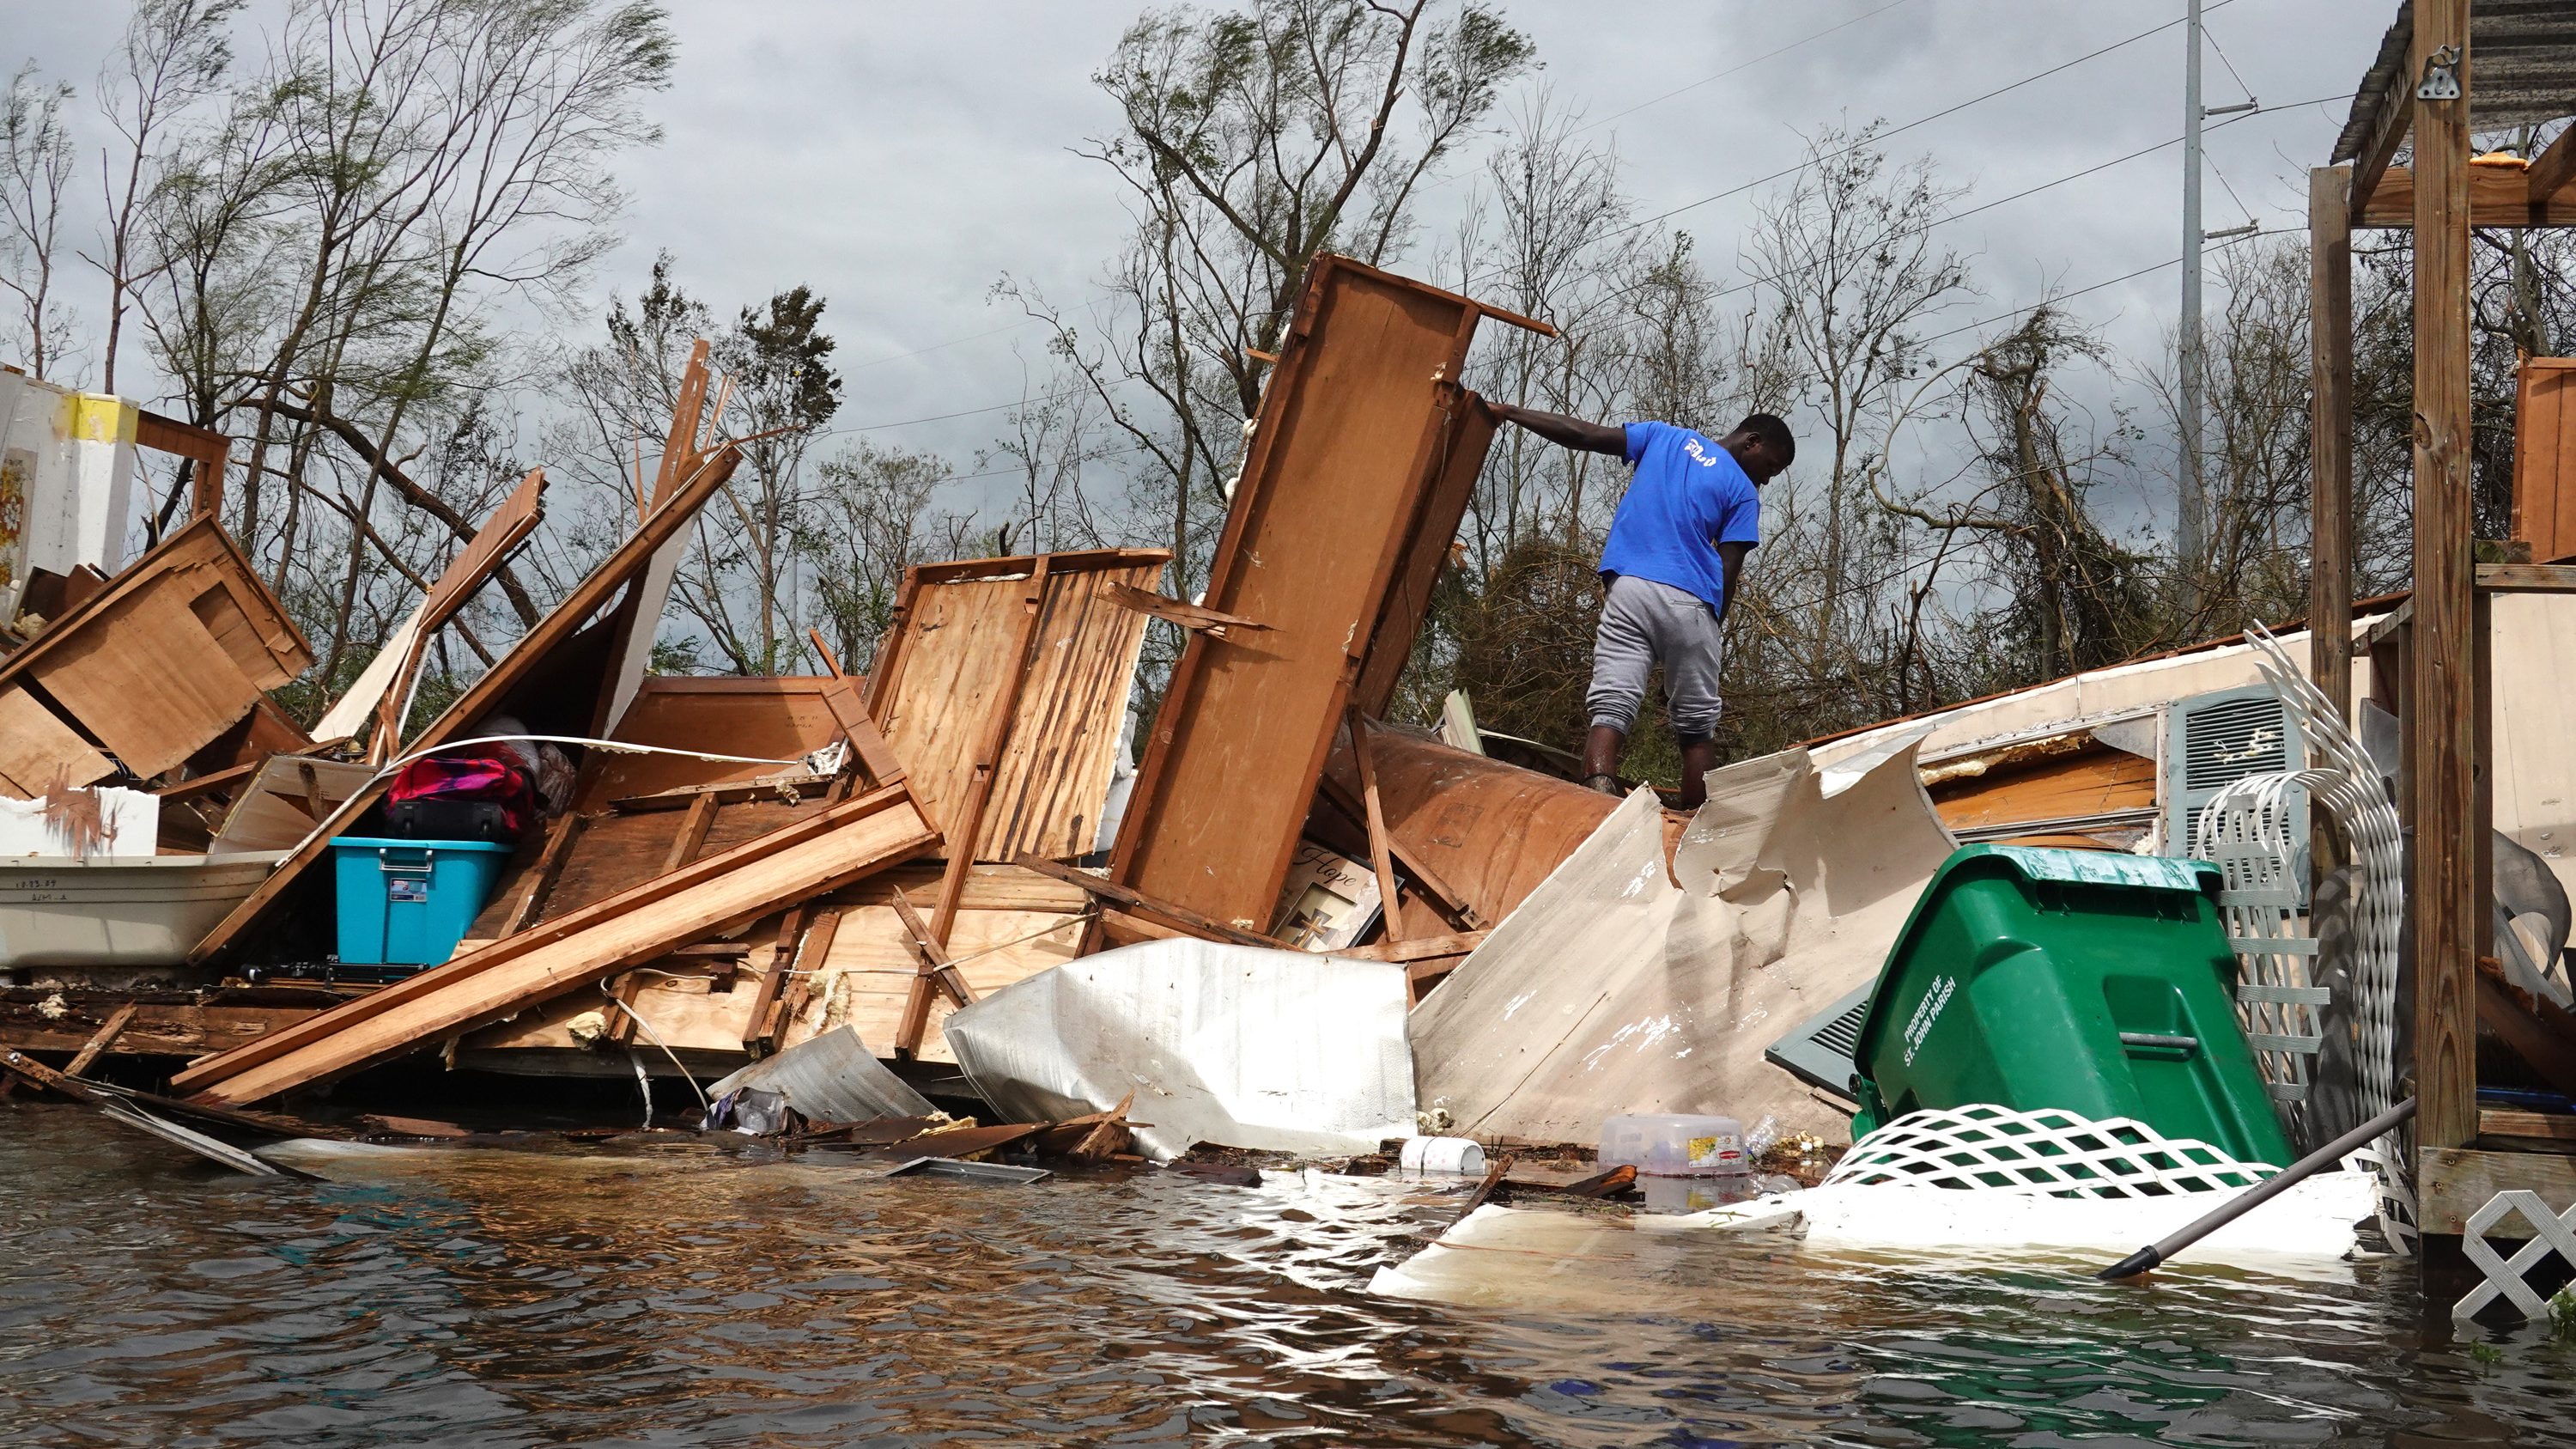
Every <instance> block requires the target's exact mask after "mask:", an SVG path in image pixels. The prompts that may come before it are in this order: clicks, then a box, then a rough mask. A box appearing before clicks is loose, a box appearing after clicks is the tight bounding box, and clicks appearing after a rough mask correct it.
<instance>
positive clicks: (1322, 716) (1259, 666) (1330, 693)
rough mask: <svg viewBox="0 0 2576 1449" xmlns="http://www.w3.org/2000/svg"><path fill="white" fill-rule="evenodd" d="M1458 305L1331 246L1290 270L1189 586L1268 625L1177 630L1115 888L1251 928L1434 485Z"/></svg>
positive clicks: (1461, 341)
mask: <svg viewBox="0 0 2576 1449" xmlns="http://www.w3.org/2000/svg"><path fill="white" fill-rule="evenodd" d="M1476 317H1477V307H1476V304H1475V303H1473V302H1471V301H1469V300H1468V299H1466V298H1464V297H1459V296H1454V295H1451V294H1449V293H1446V292H1441V291H1437V290H1434V289H1432V288H1429V287H1425V286H1422V285H1421V284H1419V283H1415V282H1410V281H1407V280H1405V279H1403V278H1400V277H1393V276H1389V275H1387V274H1386V273H1383V272H1378V271H1374V270H1372V269H1370V268H1367V267H1363V266H1360V265H1358V264H1357V263H1354V262H1350V261H1347V260H1345V259H1342V258H1339V257H1325V258H1322V259H1320V260H1318V261H1317V263H1316V264H1315V266H1314V268H1313V270H1312V271H1310V272H1309V273H1308V276H1307V283H1306V289H1305V292H1304V294H1303V296H1302V297H1301V298H1300V300H1299V302H1298V304H1297V314H1296V319H1295V321H1294V322H1293V323H1292V324H1291V326H1290V329H1289V338H1288V341H1287V343H1286V344H1285V345H1284V347H1283V348H1282V350H1281V355H1280V360H1279V366H1278V369H1277V371H1276V372H1275V373H1274V374H1273V376H1272V377H1271V379H1270V385H1269V388H1268V390H1267V392H1266V393H1265V394H1264V395H1263V398H1262V406H1261V417H1260V426H1259V427H1258V429H1257V430H1256V431H1255V433H1254V435H1253V440H1252V444H1251V452H1250V455H1249V456H1248V457H1247V458H1246V460H1245V465H1244V473H1243V480H1242V482H1241V483H1240V484H1238V485H1237V487H1236V490H1235V496H1234V504H1233V507H1232V509H1231V510H1230V511H1229V512H1228V514H1227V516H1226V525H1225V533H1224V535H1223V537H1222V538H1221V539H1220V540H1219V541H1218V544H1217V547H1216V552H1215V557H1214V561H1213V563H1212V565H1211V569H1210V575H1211V576H1210V579H1209V583H1208V591H1207V597H1206V599H1205V600H1204V602H1205V604H1206V606H1207V607H1208V608H1211V609H1215V610H1217V611H1219V612H1221V613H1226V614H1232V615H1235V616H1237V617H1239V618H1245V619H1252V620H1256V621H1258V622H1260V623H1262V624H1264V625H1267V626H1268V627H1267V628H1266V629H1263V630H1261V631H1259V632H1255V633H1246V634H1243V635H1241V636H1239V637H1230V638H1227V639H1222V640H1220V639H1215V638H1212V637H1210V636H1209V635H1207V634H1205V633H1200V634H1196V635H1194V636H1193V637H1192V638H1191V639H1190V642H1189V646H1188V648H1187V650H1186V651H1185V652H1184V653H1183V655H1182V657H1181V663H1180V666H1179V668H1178V669H1177V670H1176V671H1175V672H1174V675H1173V679H1172V687H1171V690H1170V692H1169V694H1168V695H1167V696H1166V697H1165V699H1164V702H1163V708H1162V713H1161V715H1160V717H1159V718H1158V719H1157V720H1156V721H1155V727H1154V732H1153V735H1152V737H1151V739H1150V740H1149V741H1148V743H1147V746H1146V751H1145V758H1144V761H1143V763H1142V765H1141V766H1140V768H1139V771H1138V776H1137V781H1136V791H1135V794H1134V795H1133V796H1132V797H1130V803H1129V806H1128V810H1127V813H1126V817H1125V819H1124V821H1123V823H1122V824H1121V826H1120V829H1119V839H1118V849H1117V854H1116V857H1115V864H1114V866H1113V870H1112V875H1113V877H1114V878H1115V879H1116V880H1118V881H1119V882H1121V883H1122V884H1125V885H1128V886H1131V887H1133V888H1134V889H1136V890H1138V891H1140V892H1142V893H1144V894H1146V895H1149V896H1154V897H1158V898H1160V899H1162V900H1165V901H1168V902H1171V903H1173V904H1175V905H1178V906H1183V907H1186V908H1189V909H1191V910H1195V911H1197V912H1198V913H1200V914H1202V915H1205V916H1209V917H1212V918H1214V919H1216V920H1218V921H1225V922H1233V923H1234V924H1236V925H1237V926H1238V927H1240V928H1242V929H1246V930H1260V929H1262V928H1263V927H1265V926H1267V925H1268V924H1269V921H1270V914H1271V908H1272V906H1273V905H1274V904H1275V903H1276V901H1277V898H1278V893H1279V886H1280V882H1281V881H1282V880H1283V879H1284V878H1285V876H1286V874H1287V871H1288V861H1289V856H1290V854H1291V853H1292V852H1293V851H1294V850H1295V848H1296V843H1297V838H1298V833H1299V830H1300V827H1301V826H1302V824H1303V822H1304V820H1305V816H1306V809H1307V805H1308V802H1309V801H1310V800H1312V798H1313V796H1314V793H1315V782H1316V779H1317V777H1318V776H1319V775H1320V774H1321V772H1322V769H1323V764H1324V756H1325V752H1326V751H1327V750H1328V749H1329V748H1330V746H1331V744H1332V739H1333V732H1334V730H1335V728H1336V727H1337V726H1338V724H1339V723H1340V720H1341V717H1342V712H1343V709H1344V707H1345V706H1346V705H1347V704H1348V703H1349V700H1350V696H1351V690H1352V686H1353V684H1354V683H1355V682H1356V678H1357V675H1358V672H1359V664H1360V662H1361V660H1362V658H1363V657H1364V656H1365V655H1366V654H1367V652H1368V650H1369V644H1370V636H1371V635H1372V633H1374V631H1375V630H1376V627H1377V624H1378V620H1379V617H1380V614H1381V611H1382V609H1383V606H1384V604H1385V601H1386V598H1387V592H1388V587H1389V584H1390V582H1391V580H1392V579H1393V577H1394V575H1395V573H1396V570H1397V564H1398V561H1399V560H1400V559H1401V558H1402V557H1403V555H1404V552H1405V548H1406V545H1407V543H1408V541H1409V540H1410V539H1411V538H1412V536H1413V534H1414V524H1415V522H1416V520H1417V519H1419V518H1420V517H1421V516H1422V512H1423V509H1424V506H1425V499H1426V496H1427V495H1428V494H1430V493H1431V492H1432V491H1433V490H1434V488H1435V486H1436V482H1437V479H1438V473H1439V469H1438V467H1437V465H1438V463H1439V462H1440V461H1441V460H1440V457H1439V444H1440V440H1441V438H1442V436H1443V435H1444V430H1445V427H1446V425H1447V423H1448V420H1449V416H1450V413H1449V408H1450V407H1451V406H1452V405H1454V403H1455V400H1456V399H1458V398H1459V397H1460V396H1461V394H1460V392H1459V389H1458V387H1457V385H1456V379H1457V377H1458V374H1459V369H1460V368H1461V366H1463V364H1464V363H1465V360H1466V356H1467V347H1468V344H1469V342H1470V341H1471V340H1473V338H1474V335H1475V328H1476Z"/></svg>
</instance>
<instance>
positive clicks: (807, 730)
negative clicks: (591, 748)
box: [577, 675, 841, 813]
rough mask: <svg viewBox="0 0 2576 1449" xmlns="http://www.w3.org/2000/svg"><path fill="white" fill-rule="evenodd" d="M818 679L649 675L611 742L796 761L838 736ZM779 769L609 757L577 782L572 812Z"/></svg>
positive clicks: (829, 683) (825, 684)
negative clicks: (574, 806) (576, 800)
mask: <svg viewBox="0 0 2576 1449" xmlns="http://www.w3.org/2000/svg"><path fill="white" fill-rule="evenodd" d="M835 683H837V681H835V680H832V679H829V678H823V677H802V676H791V677H786V678H778V679H697V678H686V677H681V676H676V675H651V676H647V677H646V678H645V680H644V683H643V687H642V689H641V690H640V691H639V692H638V693H637V694H636V696H635V702H634V703H633V704H630V705H628V706H627V707H626V714H625V717H624V718H622V719H620V720H619V721H618V722H617V729H616V731H615V732H614V735H613V736H612V737H613V738H615V739H617V740H619V741H621V742H623V743H626V744H630V745H659V746H661V747H663V748H665V749H674V750H705V751H707V752H709V753H711V754H719V755H744V756H749V757H752V758H755V759H764V760H795V759H802V758H803V757H804V756H806V755H809V754H811V753H813V752H814V751H816V750H819V749H821V748H823V747H824V746H825V745H828V744H830V743H832V742H833V741H835V740H837V739H839V738H841V726H840V724H839V723H838V722H837V721H836V720H834V719H833V717H832V710H831V707H830V706H829V705H828V704H826V703H825V702H824V695H825V694H826V693H827V692H829V691H830V690H831V688H832V687H833V685H834V684H835ZM783 768H786V767H784V766H779V765H734V764H727V763H725V762H723V761H720V760H693V759H686V758H682V757H679V756H673V755H609V756H607V757H605V759H604V760H603V761H602V762H601V764H600V766H599V768H598V773H597V774H595V775H591V776H587V777H585V778H584V780H583V782H582V788H581V798H580V799H579V801H578V802H577V808H578V809H580V810H582V811H583V812H584V813H588V812H590V811H593V810H598V809H603V808H605V807H606V806H607V804H608V802H610V801H612V800H623V799H626V798H628V797H630V796H636V795H650V794H653V793H655V792H657V791H661V790H671V789H677V788H679V787H682V786H687V785H722V784H730V783H733V782H735V781H740V780H756V779H758V778H760V777H761V776H763V775H774V774H777V773H779V771H780V770H781V769H783Z"/></svg>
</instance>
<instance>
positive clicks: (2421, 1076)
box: [2396, 0, 2488, 1150]
mask: <svg viewBox="0 0 2576 1449" xmlns="http://www.w3.org/2000/svg"><path fill="white" fill-rule="evenodd" d="M2414 15H2415V39H2414V49H2413V53H2412V57H2411V60H2410V63H2409V65H2408V67H2407V70H2406V74H2405V75H2404V76H2403V77H2401V78H2400V80H2399V83H2398V84H2399V89H2398V91H2397V92H2396V94H2397V96H2398V97H2399V98H2400V99H2399V100H2398V101H2397V103H2398V104H2401V105H2411V106H2412V108H2413V110H2414V113H2415V115H2414V134H2415V164H2414V181H2415V596H2414V605H2415V627H2414V629H2413V631H2412V632H2413V636H2414V637H2413V639H2412V641H2411V645H2410V648H2409V650H2408V654H2409V661H2408V670H2409V673H2410V674H2411V675H2412V676H2413V677H2412V679H2411V680H2410V685H2411V687H2410V689H2409V691H2408V698H2407V715H2406V757H2407V766H2408V768H2407V776H2408V790H2409V794H2410V796H2411V799H2410V801H2409V804H2410V805H2411V806H2412V809H2411V810H2410V812H2409V816H2410V818H2409V824H2410V825H2411V826H2412V827H2413V835H2414V845H2415V849H2414V852H2413V861H2414V864H2413V876H2414V878H2413V880H2412V881H2410V882H2409V883H2408V887H2407V892H2406V899H2407V903H2408V905H2409V907H2410V909H2412V911H2413V912H2414V926H2415V933H2414V952H2413V958H2412V960H2411V962H2410V963H2409V964H2410V965H2411V967H2412V969H2413V971H2414V986H2415V1093H2416V1096H2417V1098H2418V1100H2419V1101H2420V1102H2421V1104H2422V1105H2421V1108H2420V1110H2419V1111H2418V1113H2417V1115H2416V1119H2415V1140H2416V1145H2417V1147H2418V1148H2419V1150H2420V1149H2427V1148H2445V1147H2460V1146H2465V1145H2466V1144H2467V1143H2469V1142H2470V1141H2472V1140H2474V1139H2475V1138H2476V1136H2477V1132H2478V1103H2477V1000H2476V994H2475V989H2474V987H2475V982H2476V979H2477V958H2478V956H2479V954H2480V950H2481V948H2480V945H2479V938H2480V936H2481V935H2483V934H2484V932H2485V928H2486V927H2487V924H2488V919H2487V918H2488V910H2487V906H2486V902H2485V901H2484V900H2483V899H2481V897H2480V895H2479V881H2480V877H2481V876H2482V875H2483V874H2484V872H2483V871H2481V870H2480V868H2479V864H2478V863H2479V860H2480V858H2481V856H2482V855H2483V854H2484V851H2485V848H2486V831H2485V829H2484V827H2483V826H2482V825H2481V823H2480V821H2479V819H2478V813H2479V812H2478V800H2479V790H2478V786H2477V773H2478V769H2479V759H2478V754H2479V740H2478V738H2477V726H2478V719H2479V714H2480V710H2479V706H2478V700H2477V699H2476V698H2475V695H2476V689H2477V676H2478V667H2477V655H2478V653H2479V651H2480V650H2481V648H2482V647H2483V645H2484V641H2483V640H2481V639H2479V638H2478V637H2477V635H2476V606H2475V590H2474V589H2473V588H2472V586H2471V574H2470V567H2471V560H2470V557H2469V260H2470V259H2469V100H2468V96H2467V90H2468V86H2469V83H2470V57H2469V54H2468V49H2469V0H2415V7H2414ZM2445 47H2453V48H2455V50H2454V52H2453V53H2455V54H2457V55H2458V56H2459V60H2458V63H2457V73H2458V75H2459V77H2460V82H2461V92H2462V94H2461V96H2460V97H2459V98H2458V99H2455V100H2443V101H2429V100H2413V99H2412V98H2411V97H2412V92H2413V88H2414V85H2415V82H2416V81H2417V80H2418V79H2419V78H2420V77H2421V76H2422V75H2423V73H2424V69H2425V62H2426V61H2427V60H2428V59H2429V58H2431V57H2433V56H2434V55H2435V54H2436V53H2437V52H2440V51H2442V50H2443V49H2444V48H2445Z"/></svg>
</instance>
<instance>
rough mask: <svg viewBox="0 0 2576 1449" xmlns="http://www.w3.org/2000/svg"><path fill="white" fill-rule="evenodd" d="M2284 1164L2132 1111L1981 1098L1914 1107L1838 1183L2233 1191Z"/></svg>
mask: <svg viewBox="0 0 2576 1449" xmlns="http://www.w3.org/2000/svg"><path fill="white" fill-rule="evenodd" d="M2279 1170H2280V1169H2279V1168H2278V1167H2276V1166H2274V1165H2273V1164H2271V1163H2268V1162H2239V1161H2237V1160H2236V1159H2235V1158H2234V1157H2231V1156H2229V1155H2228V1154H2227V1153H2226V1152H2224V1151H2221V1150H2220V1149H2218V1148H2216V1147H2212V1146H2210V1145H2209V1144H2208V1143H2206V1142H2201V1141H2197V1140H2194V1139H2192V1138H2189V1137H2167V1136H2165V1135H2164V1134H2163V1133H2161V1132H2158V1131H2157V1130H2156V1129H2154V1128H2153V1127H2150V1126H2148V1125H2146V1124H2145V1123H2143V1122H2136V1121H2132V1120H2130V1119H2129V1118H2126V1117H2109V1118H2104V1119H2102V1120H2100V1121H2095V1120H2093V1119H2091V1118H2087V1117H2079V1116H2077V1115H2076V1114H2075V1113H2073V1112H2065V1111H2060V1110H2058V1109H2056V1108H2049V1109H2046V1110H2043V1111H2038V1112H2018V1111H2015V1110H2013V1109H2012V1108H2010V1107H1997V1106H1992V1105H1986V1104H1979V1105H1975V1106H1967V1107H1943V1108H1934V1109H1928V1110H1925V1111H1921V1112H1910V1113H1907V1114H1906V1115H1905V1116H1903V1117H1899V1118H1897V1119H1896V1120H1895V1121H1893V1122H1890V1123H1888V1124H1887V1125H1886V1126H1884V1127H1881V1128H1879V1129H1878V1130H1877V1131H1875V1132H1872V1133H1870V1134H1869V1135H1868V1136H1867V1137H1864V1138H1862V1139H1861V1140H1860V1141H1858V1142H1856V1143H1853V1144H1852V1149H1851V1151H1850V1152H1848V1153H1846V1154H1844V1156H1843V1160H1842V1161H1840V1162H1838V1163H1836V1164H1834V1170H1833V1171H1832V1172H1831V1173H1829V1174H1827V1176H1826V1178H1825V1185H1826V1186H1828V1187H1832V1186H1837V1185H1844V1186H1857V1185H1863V1184H1868V1183H1885V1182H1903V1183H1912V1184H1915V1185H1918V1186H1925V1187H1949V1188H1959V1189H1962V1190H1966V1191H1971V1192H2014V1193H2042V1194H2046V1195H2049V1196H2053V1197H2163V1196H2170V1195H2172V1194H2176V1193H2196V1192H2232V1191H2234V1190H2236V1189H2238V1188H2245V1187H2251V1186H2253V1185H2254V1184H2255V1183H2258V1182H2261V1181H2262V1180H2263V1179H2264V1178H2267V1177H2269V1176H2271V1175H2272V1174H2273V1173H2275V1172H2278V1171H2279Z"/></svg>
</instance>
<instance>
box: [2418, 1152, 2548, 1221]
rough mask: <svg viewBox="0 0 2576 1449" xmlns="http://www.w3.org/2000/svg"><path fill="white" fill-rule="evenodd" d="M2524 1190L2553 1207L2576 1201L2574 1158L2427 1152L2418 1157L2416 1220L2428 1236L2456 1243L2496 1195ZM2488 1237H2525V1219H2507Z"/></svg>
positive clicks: (2540, 1154)
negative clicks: (2472, 1217)
mask: <svg viewBox="0 0 2576 1449" xmlns="http://www.w3.org/2000/svg"><path fill="white" fill-rule="evenodd" d="M2514 1188H2521V1189H2523V1190H2525V1191H2528V1192H2536V1193H2539V1194H2540V1196H2541V1200H2542V1201H2544V1202H2547V1203H2550V1204H2552V1205H2556V1204H2559V1203H2564V1202H2570V1201H2576V1157H2568V1156H2562V1155H2560V1154H2558V1153H2555V1152H2473V1151H2468V1150H2465V1149H2459V1148H2448V1149H2446V1148H2426V1149H2424V1150H2423V1151H2421V1152H2419V1153H2417V1154H2416V1209H2417V1211H2416V1221H2417V1222H2418V1223H2419V1224H2420V1225H2421V1226H2422V1228H2423V1230H2424V1232H2425V1233H2427V1234H2429V1235H2431V1236H2435V1237H2448V1238H2456V1237H2458V1236H2460V1234H2461V1233H2462V1232H2464V1231H2466V1230H2467V1228H2468V1223H2469V1215H2470V1214H2472V1213H2474V1212H2476V1211H2477V1210H2478V1209H2480V1208H2482V1207H2485V1206H2486V1205H2487V1203H2488V1202H2489V1201H2490V1200H2492V1199H2493V1198H2494V1197H2495V1195H2496V1194H2497V1193H2500V1192H2506V1191H2510V1190H2512V1189H2514ZM2487 1236H2488V1237H2490V1238H2527V1237H2530V1236H2531V1229H2529V1228H2528V1227H2525V1226H2524V1225H2523V1221H2522V1214H2520V1213H2512V1214H2508V1215H2507V1216H2506V1218H2505V1220H2504V1221H2503V1222H2501V1223H2498V1224H2497V1225H2496V1226H2494V1227H2492V1228H2489V1229H2488V1230H2487Z"/></svg>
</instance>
